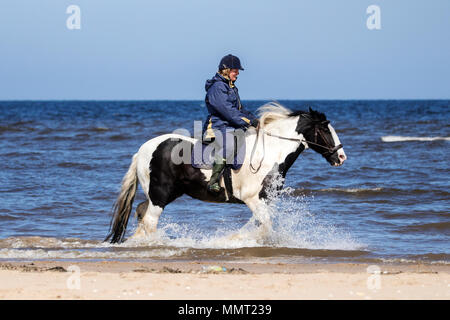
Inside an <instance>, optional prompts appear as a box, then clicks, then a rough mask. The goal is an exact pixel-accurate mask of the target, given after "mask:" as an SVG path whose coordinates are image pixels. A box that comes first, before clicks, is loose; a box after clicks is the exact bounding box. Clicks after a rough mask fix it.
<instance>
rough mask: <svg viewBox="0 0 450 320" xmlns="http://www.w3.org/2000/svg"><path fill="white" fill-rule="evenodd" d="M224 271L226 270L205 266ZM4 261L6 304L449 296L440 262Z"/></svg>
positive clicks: (0, 270)
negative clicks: (26, 301) (14, 301)
mask: <svg viewBox="0 0 450 320" xmlns="http://www.w3.org/2000/svg"><path fill="white" fill-rule="evenodd" d="M208 266H221V267H224V268H225V269H222V271H219V272H217V271H211V270H207V269H205V267H208ZM368 267H369V265H367V264H354V263H335V264H332V263H324V264H284V263H278V264H272V263H262V262H260V263H245V262H218V261H215V262H210V261H194V262H192V261H191V262H189V261H188V262H171V261H161V262H121V261H100V262H99V261H97V262H68V261H64V262H60V261H34V262H26V263H25V262H3V263H0V299H439V300H441V299H445V300H447V299H449V298H450V266H448V265H440V264H436V265H434V264H395V265H392V264H379V265H377V266H376V267H370V268H369V272H368V269H367V268H368Z"/></svg>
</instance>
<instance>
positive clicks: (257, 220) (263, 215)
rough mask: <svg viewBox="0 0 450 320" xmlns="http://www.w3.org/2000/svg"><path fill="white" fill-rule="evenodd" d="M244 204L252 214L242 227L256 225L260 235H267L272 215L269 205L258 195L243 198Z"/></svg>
mask: <svg viewBox="0 0 450 320" xmlns="http://www.w3.org/2000/svg"><path fill="white" fill-rule="evenodd" d="M245 204H246V205H247V206H248V207H249V209H250V210H251V211H252V213H253V216H252V217H251V219H250V220H249V221H248V222H247V224H246V225H245V226H244V227H243V229H244V228H248V227H250V228H253V227H254V226H256V227H257V232H258V233H259V234H260V235H261V236H262V237H265V236H268V235H269V233H270V232H271V231H272V216H271V211H270V207H269V205H268V204H267V203H266V202H265V201H264V200H262V199H260V198H259V197H258V196H255V197H253V198H250V199H248V200H245Z"/></svg>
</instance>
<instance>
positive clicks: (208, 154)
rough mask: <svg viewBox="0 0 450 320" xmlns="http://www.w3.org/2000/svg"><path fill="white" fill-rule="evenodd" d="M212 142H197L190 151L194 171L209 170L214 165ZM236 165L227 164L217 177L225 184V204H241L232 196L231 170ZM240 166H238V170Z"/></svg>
mask: <svg viewBox="0 0 450 320" xmlns="http://www.w3.org/2000/svg"><path fill="white" fill-rule="evenodd" d="M212 142H213V141H200V140H199V141H197V142H196V143H195V144H194V145H193V147H192V151H191V165H192V167H194V168H196V169H207V170H211V169H212V167H213V164H214V147H213V145H212V144H211V143H212ZM236 167H237V165H236V164H235V163H233V164H227V165H226V166H225V168H224V169H223V171H222V174H221V175H220V176H219V181H220V178H221V177H223V182H224V184H225V193H226V195H227V198H228V200H227V202H231V203H243V202H242V201H241V200H239V199H237V198H236V197H235V196H233V181H232V178H231V170H233V169H235V168H236ZM240 167H241V165H238V168H237V169H239V168H240Z"/></svg>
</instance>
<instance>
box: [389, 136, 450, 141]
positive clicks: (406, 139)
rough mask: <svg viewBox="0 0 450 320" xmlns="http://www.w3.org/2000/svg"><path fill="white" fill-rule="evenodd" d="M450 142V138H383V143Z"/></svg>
mask: <svg viewBox="0 0 450 320" xmlns="http://www.w3.org/2000/svg"><path fill="white" fill-rule="evenodd" d="M436 140H445V141H450V137H408V136H384V137H381V141H383V142H404V141H436Z"/></svg>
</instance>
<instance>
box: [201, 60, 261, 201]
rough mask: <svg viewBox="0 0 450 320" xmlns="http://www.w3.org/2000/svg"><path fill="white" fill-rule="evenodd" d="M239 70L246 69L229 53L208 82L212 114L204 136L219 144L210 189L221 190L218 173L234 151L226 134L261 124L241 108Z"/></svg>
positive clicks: (208, 118)
mask: <svg viewBox="0 0 450 320" xmlns="http://www.w3.org/2000/svg"><path fill="white" fill-rule="evenodd" d="M239 70H244V68H242V66H241V61H240V60H239V58H238V57H236V56H233V55H231V54H229V55H227V56H225V57H223V58H222V60H220V64H219V71H218V72H217V73H216V74H215V76H214V77H213V78H212V79H209V80H207V81H206V84H205V90H206V97H205V103H206V107H207V108H208V112H209V114H208V117H207V118H206V121H205V123H204V125H203V136H204V138H205V139H214V142H215V143H216V145H217V147H216V153H215V157H214V164H213V172H212V175H211V179H210V181H209V183H208V190H209V191H211V192H219V191H220V186H219V181H218V180H219V176H220V174H221V172H222V170H223V168H224V167H225V164H226V163H227V162H226V159H227V158H228V157H227V155H229V154H233V153H234V148H235V147H234V139H230V138H228V139H227V136H228V137H230V133H232V132H233V131H234V130H235V129H243V130H246V129H247V128H248V127H249V126H254V127H257V125H258V119H257V118H256V117H255V116H254V115H253V114H252V113H251V112H249V111H246V110H244V109H243V108H242V105H241V100H240V98H239V93H238V89H237V87H236V86H235V84H234V83H235V81H236V80H237V76H238V75H239Z"/></svg>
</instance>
